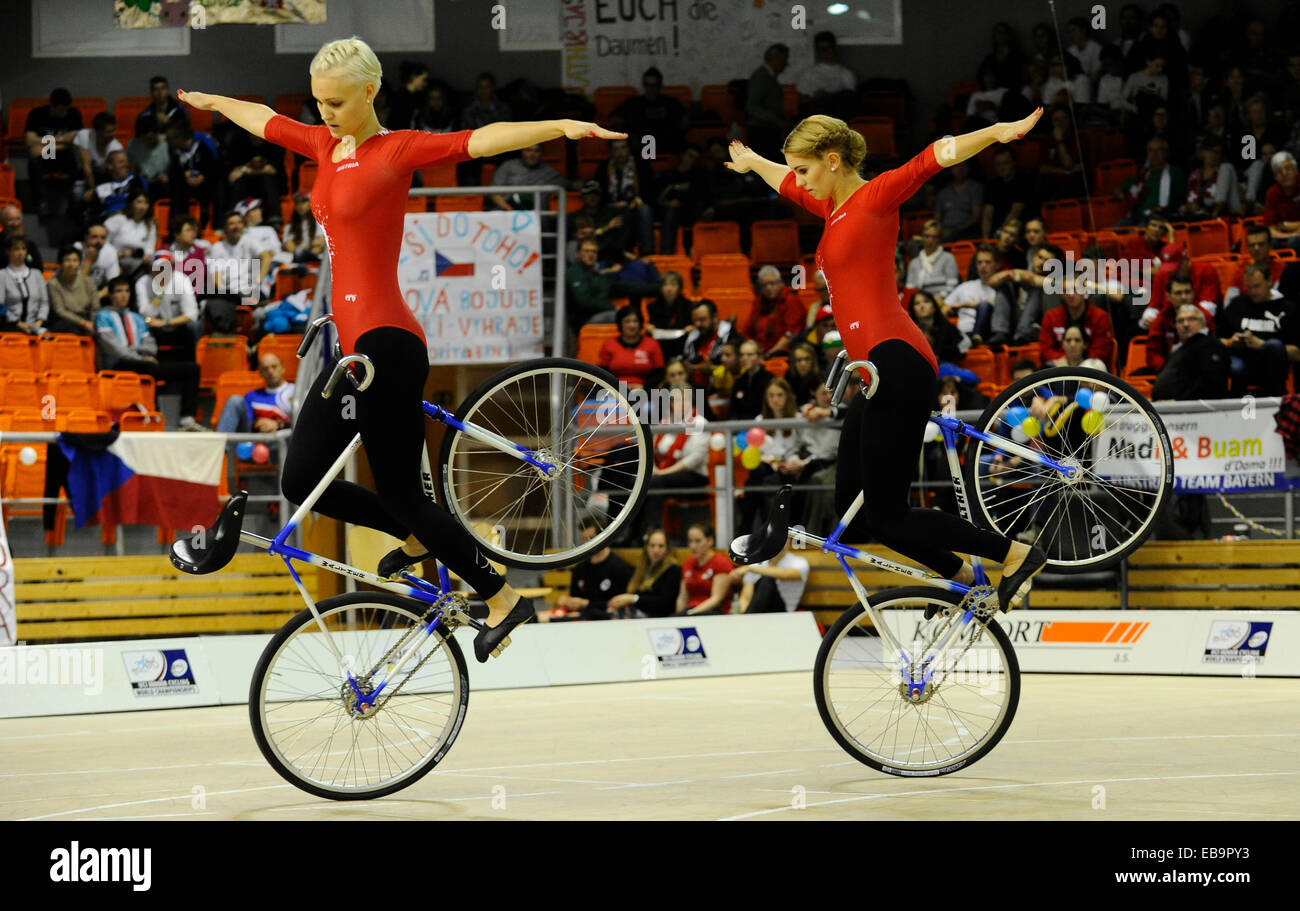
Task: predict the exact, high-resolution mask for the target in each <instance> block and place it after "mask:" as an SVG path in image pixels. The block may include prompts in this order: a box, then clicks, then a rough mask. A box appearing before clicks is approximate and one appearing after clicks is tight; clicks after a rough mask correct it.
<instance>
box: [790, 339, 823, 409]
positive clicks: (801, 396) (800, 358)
mask: <svg viewBox="0 0 1300 911" xmlns="http://www.w3.org/2000/svg"><path fill="white" fill-rule="evenodd" d="M785 381H786V382H787V383H789V384H790V391H791V392H793V393H794V403H795V406H796V407H798V408H802V407H803V406H804V405H806V404H808V403H809V402H811V401H812V400H813V398H814V396H815V393H816V391H817V385H818V384H819V383H820V382H821V381H822V380H821V371H820V370H819V369H818V367H817V352H816V351H814V350H813V348H812V345H809V344H808V343H806V342H800V343H799V344H798V345H796V346H795V347H794V350H792V351H791V352H790V369H789V370H787V371H786V374H785Z"/></svg>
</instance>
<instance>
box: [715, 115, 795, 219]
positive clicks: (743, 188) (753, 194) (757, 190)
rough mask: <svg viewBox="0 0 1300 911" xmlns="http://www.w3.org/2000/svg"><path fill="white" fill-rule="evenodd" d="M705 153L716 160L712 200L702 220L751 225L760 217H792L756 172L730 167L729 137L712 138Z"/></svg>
mask: <svg viewBox="0 0 1300 911" xmlns="http://www.w3.org/2000/svg"><path fill="white" fill-rule="evenodd" d="M705 151H706V152H707V153H708V156H709V158H711V159H713V164H712V171H711V173H710V187H711V196H712V199H711V201H710V202H709V205H708V207H707V208H706V209H705V210H704V211H703V212H701V213H700V221H715V220H724V219H732V220H734V221H737V222H740V223H742V224H749V223H750V222H751V221H753V220H754V219H756V218H787V217H789V214H790V213H789V210H788V209H786V208H785V206H777V205H776V204H774V203H773V202H772V201H771V199H770V198H769V194H770V192H771V191H770V190H769V188H768V186H767V184H765V183H763V179H762V178H761V177H759V176H758V175H757V174H755V173H754V172H753V171H752V170H750V171H746V172H745V173H744V174H737V173H736V172H735V171H733V170H731V169H730V168H729V167H727V166H726V162H729V161H731V155H730V153H729V152H728V151H727V140H726V137H723V136H715V137H713V138H711V139H710V140H709V141H708V142H707V143H706V144H705Z"/></svg>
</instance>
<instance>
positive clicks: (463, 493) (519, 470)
mask: <svg viewBox="0 0 1300 911" xmlns="http://www.w3.org/2000/svg"><path fill="white" fill-rule="evenodd" d="M557 376H560V377H566V378H567V379H565V380H564V382H565V383H566V384H568V383H569V382H572V384H573V386H574V390H575V392H574V396H573V405H572V410H573V412H574V417H572V418H569V419H568V420H567V421H566V423H565V424H564V425H563V426H562V427H561V428H559V430H558V431H555V429H554V428H546V429H544V430H542V431H537V430H536V429H535V428H534V429H531V430H530V429H523V430H514V431H513V432H514V433H515V435H516V436H527V437H529V438H530V439H532V438H543V439H546V438H549V439H555V438H556V437H557V435H558V434H568V435H571V436H572V440H569V439H568V436H566V437H565V439H562V440H559V442H558V448H559V449H561V450H562V451H563V450H564V449H565V447H566V446H568V445H570V444H572V445H573V446H574V452H575V454H574V455H573V457H572V458H570V459H569V461H568V462H567V463H563V462H562V466H561V471H560V473H559V474H558V475H556V477H555V478H553V479H550V480H545V479H543V480H542V481H541V482H540V483H539V480H538V479H539V478H540V472H537V471H536V470H535V469H533V468H531V467H530V466H528V465H527V464H526V463H524V462H521V461H518V460H516V459H514V458H513V457H512V456H502V457H501V458H503V459H508V460H509V462H508V463H503V464H506V465H508V468H509V471H506V472H501V473H500V474H501V480H496V481H494V480H493V478H495V477H496V475H493V474H492V473H491V472H488V471H485V470H481V469H478V468H475V469H474V470H473V471H472V472H471V470H470V469H469V468H468V465H467V464H465V463H467V462H468V461H469V459H470V457H471V456H472V457H474V458H477V459H478V460H479V462H481V461H482V459H483V457H484V455H486V454H488V453H487V451H486V447H484V446H483V445H482V444H475V443H474V441H473V438H472V437H470V436H469V435H467V434H466V433H464V432H462V431H460V430H457V429H455V428H452V427H449V428H448V430H447V432H446V434H445V435H444V436H443V440H442V446H441V449H440V450H439V454H438V468H437V474H438V478H439V482H440V485H441V493H442V497H443V503H444V504H445V505H446V506H447V508H448V509H450V510H451V511H452V514H453V515H455V516H456V518H457V519H458V520H459V521H460V523H461V524H462V525H463V526H464V527H465V528H466V529H467V531H468V532H469V534H470V536H471V537H472V538H473V539H474V541H475V543H476V544H477V545H478V546H479V548H480V549H482V550H483V551H484V552H485V553H486V554H487V555H488V556H489V557H491V558H492V559H495V560H498V561H500V562H502V563H505V564H507V565H509V566H516V567H521V568H526V569H554V568H556V567H562V566H570V565H572V564H574V563H577V562H578V561H580V560H582V559H584V558H585V557H587V556H588V555H590V554H593V553H595V552H596V551H598V550H600V549H601V548H603V547H605V546H606V545H607V544H609V543H610V541H611V540H612V539H613V538H614V536H615V535H617V534H618V532H619V531H620V529H622V528H623V527H625V526H626V524H627V523H628V522H629V521H631V519H632V517H633V516H634V515H636V512H637V510H638V509H639V508H640V506H641V502H642V500H643V499H644V498H645V494H646V487H647V481H648V479H649V476H650V468H651V465H652V463H653V454H652V449H651V442H650V434H649V431H648V429H647V428H646V426H645V422H644V421H643V420H642V419H641V417H640V416H639V415H638V414H637V408H636V406H634V405H633V403H632V402H631V401H629V400H628V398H627V396H626V395H624V394H623V392H622V390H621V387H620V384H619V382H618V380H617V379H615V377H614V375H613V374H611V373H609V372H608V371H606V370H603V369H601V368H599V367H593V366H592V365H591V364H586V363H583V362H582V361H577V360H573V359H571V358H540V359H537V360H531V361H525V362H523V363H521V364H516V365H514V366H512V367H509V368H507V369H505V370H502V371H501V372H499V373H496V374H493V375H492V376H491V377H489V378H488V379H487V380H485V381H484V382H483V383H481V384H480V385H479V386H478V388H476V389H475V390H474V391H473V392H471V393H470V394H469V395H468V396H467V397H466V398H465V400H464V402H462V403H461V406H460V408H459V409H458V410H457V411H456V412H455V414H456V417H457V418H459V419H460V420H461V421H462V422H464V423H467V424H469V423H475V424H477V423H479V422H485V423H486V425H487V427H486V429H489V430H493V431H494V432H497V433H499V434H501V435H503V436H507V437H508V436H509V435H510V433H511V432H512V431H511V430H510V429H508V428H507V427H503V426H498V425H499V424H502V423H505V424H510V423H511V422H515V421H517V420H519V419H522V420H521V421H520V423H522V422H523V421H526V420H527V415H526V414H525V413H524V412H525V410H526V409H525V407H524V406H523V405H521V404H520V403H519V402H517V401H515V400H513V399H512V398H511V396H510V393H509V392H508V391H507V390H511V389H514V390H517V391H521V392H522V391H526V389H527V388H528V387H529V386H531V390H532V391H533V392H534V393H536V390H537V385H538V380H539V379H540V378H545V379H546V380H547V381H548V382H554V378H555V377H557ZM584 384H588V385H589V386H590V389H591V390H593V391H594V394H593V395H592V396H587V397H583V396H586V395H587V393H586V391H585V389H586V386H584ZM580 398H581V400H579V399H580ZM568 401H569V396H568V393H567V392H566V393H565V407H564V408H563V409H562V410H563V411H567V410H569V409H568V405H567V403H568ZM593 407H594V411H595V412H601V411H602V410H603V411H604V412H605V413H606V414H615V415H626V417H627V418H628V419H627V420H626V421H623V420H615V421H613V422H606V421H605V420H604V418H603V417H602V418H601V419H600V420H599V422H598V423H602V424H603V423H612V424H614V425H616V426H625V427H626V428H627V431H626V433H623V434H620V435H619V436H618V437H616V438H610V439H611V440H612V442H613V448H612V449H609V450H607V451H604V452H601V451H599V445H598V444H595V443H592V440H593V439H595V440H601V439H603V438H602V437H598V436H595V435H593V434H591V433H589V432H588V428H586V427H583V426H582V425H581V424H580V423H575V422H580V421H581V420H583V418H582V417H581V415H582V414H583V412H584V410H585V411H586V412H588V414H589V415H590V414H591V413H592V410H593ZM536 416H537V415H536V409H535V408H534V417H536ZM587 419H590V418H587ZM570 425H574V426H573V430H572V432H571V433H570V432H569V430H568V428H569V426H570ZM584 434H585V435H584ZM473 445H478V446H479V450H477V451H476V450H475V449H474V448H473ZM613 453H617V459H614V458H612V457H611V458H610V459H609V460H608V462H607V463H606V464H605V466H604V468H605V470H604V471H601V472H599V474H597V472H596V471H593V470H592V466H593V465H597V464H598V463H599V462H602V461H604V460H605V457H606V456H609V455H611V454H613ZM615 464H616V465H617V468H618V471H619V472H621V473H622V474H621V476H622V477H625V478H627V481H626V486H625V487H620V488H619V489H618V491H617V495H618V496H619V497H622V496H623V494H624V493H625V494H626V497H625V498H623V499H621V500H619V499H616V498H615V497H610V499H609V502H610V503H611V504H613V505H616V506H617V507H618V508H617V512H616V513H614V512H611V513H609V514H608V515H607V516H606V517H605V518H603V519H602V518H601V517H600V512H599V509H597V508H594V507H593V506H592V504H594V503H595V502H596V496H595V493H596V492H595V491H594V490H593V487H594V484H595V483H596V478H597V477H599V478H600V483H602V484H603V483H604V475H605V474H611V477H616V475H613V474H612V472H611V470H610V469H611V468H612V467H613V466H614V465H615ZM598 467H599V466H598ZM478 475H487V476H490V477H488V478H486V479H485V478H481V477H476V476H478ZM566 478H567V480H566ZM564 484H569V485H570V493H571V494H572V495H573V496H574V497H575V498H577V499H578V500H583V499H584V498H586V500H585V502H582V503H579V509H578V511H579V512H580V513H583V514H585V515H595V516H597V520H598V523H603V524H600V525H599V529H598V531H597V533H596V535H595V536H594V537H593V538H592V539H591V540H590V541H582V540H581V536H580V534H579V533H578V531H579V530H578V528H577V527H575V525H574V524H570V523H568V522H567V517H565V516H560V515H559V513H560V512H562V511H563V508H562V506H558V505H557V506H556V509H555V513H556V516H551V515H546V516H539V515H536V513H539V512H541V511H542V510H538V509H537V508H536V504H537V503H538V502H539V501H541V502H542V503H543V504H544V507H545V509H549V508H550V507H551V506H552V504H553V503H554V502H555V499H554V498H553V497H552V492H557V493H560V494H561V496H562V495H563V493H564V492H563V491H561V490H560V489H559V486H558V485H564ZM547 485H550V486H549V487H548V486H547ZM502 488H504V490H503V489H502ZM480 490H481V491H483V493H482V494H481V495H479V494H480ZM489 498H491V501H492V503H493V505H492V506H491V507H490V508H483V509H479V503H481V502H486V501H488V500H489ZM525 504H528V505H525ZM530 511H531V512H532V513H534V514H533V515H526V514H525V513H527V512H530ZM557 516H558V518H557ZM506 520H509V521H510V522H511V523H513V525H507V524H506ZM545 523H549V534H548V533H547V525H546V524H545ZM576 524H577V525H580V524H581V516H580V518H579V522H578V523H576ZM538 528H541V529H542V531H543V533H542V534H541V535H539V534H538V533H537V529H538ZM485 529H486V530H485ZM493 529H500V530H499V531H493ZM557 534H558V536H559V538H560V539H562V540H563V542H564V543H563V545H562V546H555V545H556V544H557V542H556V541H555V536H556V535H557Z"/></svg>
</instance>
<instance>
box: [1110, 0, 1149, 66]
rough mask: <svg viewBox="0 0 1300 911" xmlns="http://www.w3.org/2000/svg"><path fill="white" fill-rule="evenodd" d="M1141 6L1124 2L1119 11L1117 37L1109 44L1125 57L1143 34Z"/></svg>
mask: <svg viewBox="0 0 1300 911" xmlns="http://www.w3.org/2000/svg"><path fill="white" fill-rule="evenodd" d="M1143 24H1144V23H1143V16H1142V8H1141V7H1140V6H1138V5H1137V4H1136V3H1126V4H1124V6H1123V7H1121V8H1120V11H1119V37H1118V38H1116V39H1115V41H1114V42H1112V44H1111V45H1110V46H1111V47H1114V48H1116V49H1118V50H1119V52H1120V53H1121V54H1123V55H1124V56H1125V57H1127V56H1128V53H1129V51H1131V50H1133V46H1134V45H1136V44H1137V43H1138V39H1140V38H1141V37H1142V35H1143V33H1144V32H1143V28H1142V26H1143Z"/></svg>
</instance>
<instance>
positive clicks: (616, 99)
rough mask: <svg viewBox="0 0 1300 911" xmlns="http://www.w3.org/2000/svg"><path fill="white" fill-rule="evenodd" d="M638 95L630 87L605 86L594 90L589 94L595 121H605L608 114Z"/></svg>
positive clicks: (633, 87)
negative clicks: (594, 110) (594, 112)
mask: <svg viewBox="0 0 1300 911" xmlns="http://www.w3.org/2000/svg"><path fill="white" fill-rule="evenodd" d="M639 94H640V93H639V92H638V91H637V90H636V87H635V86H630V85H606V86H601V87H600V88H598V89H596V91H594V92H592V93H591V103H592V104H593V105H595V107H596V119H597V120H599V121H605V120H607V119H609V115H610V112H611V111H613V110H614V108H616V107H618V106H619V105H620V104H622V103H623V102H624V101H627V100H628V99H629V98H635V97H636V96H637V95H639Z"/></svg>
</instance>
